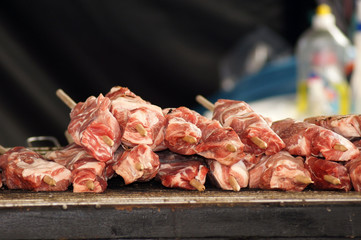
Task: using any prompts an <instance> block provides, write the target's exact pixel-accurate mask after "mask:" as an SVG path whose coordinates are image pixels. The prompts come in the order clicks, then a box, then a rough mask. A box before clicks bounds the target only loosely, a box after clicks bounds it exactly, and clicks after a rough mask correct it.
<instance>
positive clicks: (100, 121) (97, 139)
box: [68, 94, 121, 162]
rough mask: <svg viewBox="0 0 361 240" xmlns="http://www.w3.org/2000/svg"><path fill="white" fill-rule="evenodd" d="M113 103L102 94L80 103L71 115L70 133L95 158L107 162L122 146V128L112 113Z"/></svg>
mask: <svg viewBox="0 0 361 240" xmlns="http://www.w3.org/2000/svg"><path fill="white" fill-rule="evenodd" d="M110 104H111V101H110V99H109V98H107V97H104V96H103V95H102V94H100V95H99V97H98V98H95V97H94V96H91V97H89V98H88V99H87V100H86V101H85V102H84V103H83V102H80V103H78V104H77V105H76V106H75V107H74V108H73V109H72V111H71V113H70V119H71V120H70V123H69V126H68V132H69V134H70V135H71V136H72V138H73V140H74V142H75V143H76V144H78V145H80V146H82V147H84V148H85V149H86V150H87V151H88V152H89V153H90V154H91V155H92V156H94V158H96V159H97V160H99V161H104V162H106V161H107V160H109V159H111V158H112V157H113V153H114V152H115V151H116V150H117V148H118V147H119V146H120V138H121V132H120V127H119V124H118V122H117V120H116V119H115V117H114V116H113V114H112V113H111V112H110Z"/></svg>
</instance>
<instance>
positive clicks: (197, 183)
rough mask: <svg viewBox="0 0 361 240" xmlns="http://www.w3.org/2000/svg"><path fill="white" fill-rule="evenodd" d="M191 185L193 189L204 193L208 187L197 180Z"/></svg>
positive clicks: (192, 181) (193, 180) (191, 182)
mask: <svg viewBox="0 0 361 240" xmlns="http://www.w3.org/2000/svg"><path fill="white" fill-rule="evenodd" d="M189 184H190V185H192V186H193V187H195V188H196V189H197V190H198V191H200V192H203V191H204V190H205V189H206V187H205V186H204V185H203V184H202V183H201V182H200V181H198V180H197V179H195V178H193V179H192V180H191V181H190V182H189Z"/></svg>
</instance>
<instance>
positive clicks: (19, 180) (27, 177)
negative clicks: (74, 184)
mask: <svg viewBox="0 0 361 240" xmlns="http://www.w3.org/2000/svg"><path fill="white" fill-rule="evenodd" d="M0 168H1V169H2V170H3V172H2V174H3V178H4V179H5V184H6V186H7V187H8V188H9V189H23V190H31V191H36V192H38V191H65V190H67V189H68V187H69V185H70V177H71V172H70V171H69V170H68V169H66V168H65V167H64V166H62V165H60V164H58V163H55V162H51V161H47V160H45V159H44V158H43V157H42V156H41V155H40V154H38V153H36V152H34V151H32V150H30V149H27V148H25V147H14V148H12V149H10V150H9V151H7V152H6V153H5V154H3V155H1V156H0Z"/></svg>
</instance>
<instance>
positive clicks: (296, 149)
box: [272, 118, 360, 161]
mask: <svg viewBox="0 0 361 240" xmlns="http://www.w3.org/2000/svg"><path fill="white" fill-rule="evenodd" d="M272 129H273V130H274V131H275V132H276V133H277V134H278V135H279V136H280V137H281V138H282V140H283V141H284V142H285V143H286V148H285V149H286V150H287V151H288V152H289V153H291V154H292V155H298V156H323V157H324V158H325V159H326V160H334V161H348V160H350V159H354V158H356V157H357V156H358V155H359V154H360V151H359V150H358V149H357V148H356V147H355V145H354V144H352V143H351V142H350V141H349V140H347V139H346V138H344V137H342V136H341V135H339V134H337V133H335V132H332V131H331V130H328V129H326V128H323V127H320V126H317V125H315V124H311V123H307V122H298V121H295V120H293V119H290V118H288V119H284V120H280V121H276V122H274V123H273V124H272Z"/></svg>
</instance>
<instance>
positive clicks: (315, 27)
mask: <svg viewBox="0 0 361 240" xmlns="http://www.w3.org/2000/svg"><path fill="white" fill-rule="evenodd" d="M350 45H351V44H350V42H349V40H348V39H347V37H345V36H344V35H343V33H342V32H341V31H340V30H339V29H338V28H337V26H336V25H335V18H334V16H333V15H332V13H331V9H330V7H329V6H328V5H326V4H321V5H319V6H318V7H317V10H316V14H315V16H314V17H313V19H312V27H311V28H310V29H308V30H307V31H306V32H305V33H304V34H302V35H301V37H300V39H299V41H298V43H297V48H296V59H297V75H298V76H297V78H298V79H297V81H298V82H297V105H298V112H299V117H300V118H301V117H308V116H315V115H333V114H347V113H349V108H350V94H349V91H350V90H349V84H348V82H347V80H346V76H345V72H344V66H345V64H346V59H347V51H348V49H347V47H348V46H350ZM315 79H317V81H315Z"/></svg>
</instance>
